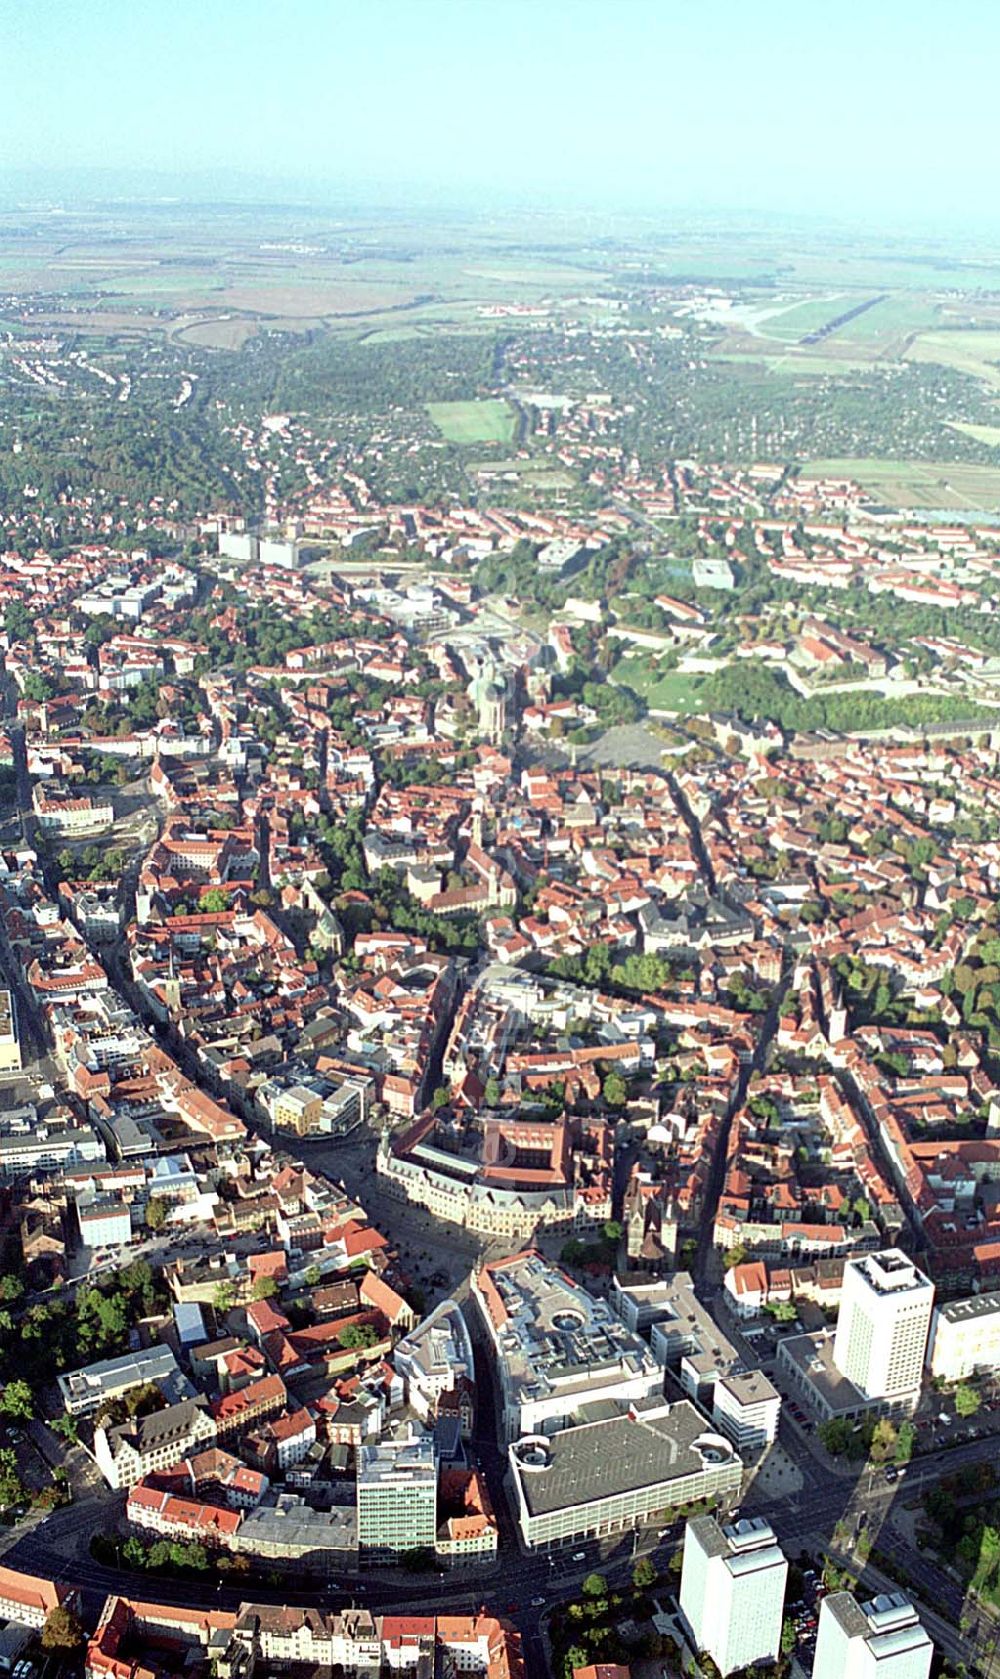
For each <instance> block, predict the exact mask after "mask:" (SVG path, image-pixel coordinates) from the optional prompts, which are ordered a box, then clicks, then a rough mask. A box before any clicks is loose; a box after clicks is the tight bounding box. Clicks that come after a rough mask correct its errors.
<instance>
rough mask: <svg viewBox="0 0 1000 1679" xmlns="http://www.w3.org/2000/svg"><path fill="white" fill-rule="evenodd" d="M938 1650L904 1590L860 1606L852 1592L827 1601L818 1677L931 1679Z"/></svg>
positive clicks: (821, 1628) (818, 1643) (822, 1609)
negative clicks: (933, 1658) (933, 1660)
mask: <svg viewBox="0 0 1000 1679" xmlns="http://www.w3.org/2000/svg"><path fill="white" fill-rule="evenodd" d="M933 1654H934V1646H933V1644H932V1643H931V1641H930V1639H929V1638H928V1636H927V1634H926V1632H925V1631H924V1629H923V1627H922V1626H921V1624H920V1622H919V1620H918V1619H917V1613H916V1610H915V1609H914V1607H913V1605H912V1604H911V1603H910V1602H909V1600H908V1599H907V1598H905V1597H904V1596H903V1594H902V1593H901V1592H892V1593H890V1594H886V1595H885V1596H883V1597H876V1598H873V1599H872V1601H871V1602H870V1603H865V1604H859V1603H857V1602H856V1601H855V1599H854V1598H853V1597H852V1596H851V1594H850V1592H830V1593H829V1595H828V1596H827V1597H825V1598H824V1599H823V1602H822V1605H821V1607H820V1612H819V1628H818V1630H817V1633H816V1657H815V1660H814V1662H813V1679H927V1675H928V1673H929V1672H930V1665H931V1658H932V1656H933Z"/></svg>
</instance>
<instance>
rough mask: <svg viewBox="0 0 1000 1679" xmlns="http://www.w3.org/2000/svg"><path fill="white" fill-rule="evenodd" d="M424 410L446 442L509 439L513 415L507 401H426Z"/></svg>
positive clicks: (511, 440)
mask: <svg viewBox="0 0 1000 1679" xmlns="http://www.w3.org/2000/svg"><path fill="white" fill-rule="evenodd" d="M427 412H428V414H429V415H430V417H431V419H432V420H433V421H434V424H435V425H436V426H437V428H438V431H439V432H440V433H441V436H442V437H444V438H447V440H448V442H449V443H512V442H513V441H514V427H515V419H514V413H513V410H512V409H511V408H510V407H508V405H507V403H506V402H503V401H500V400H499V399H497V400H494V399H493V398H489V399H487V400H486V401H483V402H429V403H428V404H427Z"/></svg>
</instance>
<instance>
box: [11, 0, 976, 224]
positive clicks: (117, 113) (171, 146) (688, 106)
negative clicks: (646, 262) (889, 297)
mask: <svg viewBox="0 0 1000 1679" xmlns="http://www.w3.org/2000/svg"><path fill="white" fill-rule="evenodd" d="M998 51H1000V9H998V8H996V7H995V6H994V5H993V4H992V3H991V0H983V3H981V4H980V3H970V0H948V3H947V4H946V3H945V0H908V3H907V4H902V3H897V0H841V3H839V4H830V3H825V0H716V3H715V4H712V3H711V0H0V64H2V66H3V78H2V86H0V181H6V183H7V185H8V186H9V185H10V183H11V181H12V180H14V181H19V180H20V178H21V171H22V170H32V171H33V170H36V169H39V168H40V169H46V170H49V169H59V170H63V169H66V168H76V167H83V168H88V169H89V168H96V169H101V170H114V171H118V170H121V169H131V170H147V169H148V170H155V171H157V172H160V173H162V175H163V176H164V177H165V181H164V189H165V190H167V188H168V186H169V184H170V183H171V182H172V181H176V179H177V177H178V176H180V177H186V178H187V184H189V185H190V184H193V182H192V178H193V177H195V176H199V175H200V176H205V175H208V176H211V178H212V182H213V187H216V186H218V185H224V184H225V181H226V180H228V179H231V180H232V181H233V183H234V184H236V182H237V179H238V180H239V183H240V184H241V185H242V188H243V190H244V191H245V190H247V187H248V186H250V187H251V188H252V187H253V185H254V184H255V183H259V184H260V187H261V189H262V190H265V189H266V191H267V192H273V191H274V188H275V184H276V183H278V182H280V181H281V180H287V181H289V182H294V183H296V184H297V185H298V186H299V188H300V189H301V188H306V189H308V190H309V191H310V193H312V192H315V194H316V195H317V197H320V196H322V193H323V191H324V190H325V189H328V190H331V191H333V192H335V193H337V194H338V195H339V194H341V193H343V192H344V191H345V190H346V191H349V192H350V191H352V190H354V189H355V188H356V189H357V191H358V192H359V194H363V192H364V190H365V189H366V188H368V187H377V188H378V190H379V193H380V196H388V197H390V198H392V197H395V198H396V199H397V200H405V198H406V195H407V193H408V192H410V191H413V190H417V191H419V192H420V193H421V196H424V195H425V194H426V193H427V192H430V191H433V192H434V193H435V194H436V195H437V196H439V197H441V198H443V199H448V198H449V197H455V198H462V199H465V200H467V199H468V198H469V197H470V195H471V196H474V195H477V194H480V193H483V194H489V195H490V196H491V197H501V198H506V199H513V200H516V201H519V202H522V203H529V202H531V201H532V200H533V199H535V198H537V199H539V200H540V201H543V202H546V203H549V204H551V203H552V202H553V201H554V200H558V199H561V198H565V199H566V201H567V202H573V203H576V204H579V203H587V202H591V203H594V204H598V205H600V204H607V203H613V202H619V203H621V204H623V205H628V206H629V207H637V206H641V205H643V204H648V205H649V206H650V207H658V206H660V205H671V204H697V203H700V204H704V205H708V206H719V207H730V206H735V205H740V204H745V205H747V206H750V207H753V208H764V209H775V210H793V211H798V210H802V209H809V208H816V209H818V210H820V211H823V212H827V211H830V212H836V213H838V214H840V215H847V216H850V215H851V214H853V213H857V214H858V215H860V216H863V217H865V218H866V219H869V218H871V217H872V216H875V217H878V216H882V215H884V217H885V219H886V222H887V223H891V224H893V225H897V226H898V225H899V224H900V223H901V222H904V221H905V220H906V219H907V218H909V217H915V218H916V217H920V218H921V219H924V218H925V217H928V216H930V217H937V216H940V217H941V218H942V219H951V218H954V219H958V220H967V221H969V222H970V223H971V222H972V221H976V222H979V223H992V222H995V221H997V220H998V219H1000V218H998V215H997V212H996V211H995V209H994V204H995V202H996V198H997V189H996V157H997V141H996V118H995V104H996V79H997V75H996V73H997V66H998Z"/></svg>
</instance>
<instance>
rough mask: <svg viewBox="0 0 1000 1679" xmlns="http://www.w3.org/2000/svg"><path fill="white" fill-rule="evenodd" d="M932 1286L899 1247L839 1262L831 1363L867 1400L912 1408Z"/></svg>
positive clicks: (920, 1366)
mask: <svg viewBox="0 0 1000 1679" xmlns="http://www.w3.org/2000/svg"><path fill="white" fill-rule="evenodd" d="M933 1306H934V1285H933V1284H932V1283H931V1282H930V1281H929V1279H928V1278H927V1277H925V1276H924V1274H923V1272H922V1271H918V1270H917V1268H916V1266H915V1265H914V1264H913V1261H912V1260H910V1259H908V1258H907V1256H906V1254H905V1253H903V1252H901V1250H900V1249H899V1248H886V1249H885V1250H884V1251H883V1252H882V1253H870V1254H864V1255H862V1256H860V1257H858V1258H856V1259H849V1260H848V1261H847V1264H846V1265H845V1266H844V1286H843V1293H842V1296H841V1304H840V1316H839V1317H838V1319H837V1333H836V1336H835V1338H834V1343H833V1361H834V1364H835V1365H836V1367H837V1369H838V1370H839V1371H840V1372H841V1374H842V1375H844V1376H846V1377H847V1379H848V1381H849V1382H853V1384H854V1386H855V1387H856V1388H858V1389H859V1391H860V1392H861V1393H862V1394H863V1395H864V1396H865V1398H866V1399H868V1400H872V1401H882V1402H883V1403H884V1404H885V1405H886V1407H887V1408H902V1409H912V1408H913V1406H914V1405H915V1404H916V1401H917V1399H918V1398H919V1396H920V1383H921V1379H922V1376H923V1367H924V1352H925V1350H926V1347H927V1333H928V1330H929V1329H930V1321H931V1311H932V1309H933Z"/></svg>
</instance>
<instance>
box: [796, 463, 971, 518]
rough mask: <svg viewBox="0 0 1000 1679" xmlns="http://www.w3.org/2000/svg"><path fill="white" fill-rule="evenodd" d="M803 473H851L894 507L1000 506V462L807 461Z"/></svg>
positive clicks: (811, 475) (810, 475)
mask: <svg viewBox="0 0 1000 1679" xmlns="http://www.w3.org/2000/svg"><path fill="white" fill-rule="evenodd" d="M801 477H803V478H851V479H853V480H854V482H855V483H856V484H860V485H861V487H862V489H865V490H868V491H869V493H870V494H871V495H873V496H876V497H877V498H878V499H879V500H880V501H884V502H886V503H888V505H890V506H892V507H940V508H942V509H947V508H955V509H956V510H958V509H961V510H962V511H965V510H966V509H967V510H969V511H970V512H984V513H993V512H996V511H998V510H1000V467H996V466H979V465H978V464H975V463H970V462H969V461H880V460H865V459H860V460H850V459H848V460H828V461H807V462H806V463H805V464H804V465H803V467H802V470H801Z"/></svg>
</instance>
